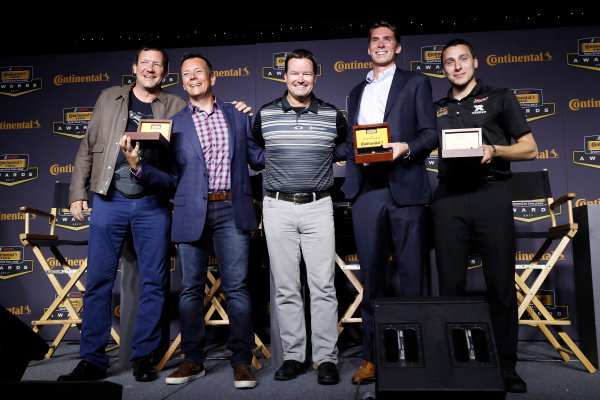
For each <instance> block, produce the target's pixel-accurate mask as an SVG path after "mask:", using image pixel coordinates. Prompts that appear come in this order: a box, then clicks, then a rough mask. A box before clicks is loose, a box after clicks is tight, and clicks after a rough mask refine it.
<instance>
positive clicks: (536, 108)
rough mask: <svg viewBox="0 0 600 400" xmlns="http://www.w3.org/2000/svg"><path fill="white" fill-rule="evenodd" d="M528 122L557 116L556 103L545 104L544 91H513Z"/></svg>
mask: <svg viewBox="0 0 600 400" xmlns="http://www.w3.org/2000/svg"><path fill="white" fill-rule="evenodd" d="M512 92H513V93H514V94H515V96H516V97H517V100H519V104H520V106H521V110H522V111H523V114H524V115H525V118H526V119H527V121H533V120H536V119H540V118H544V117H549V116H551V115H554V114H556V104H555V103H544V93H543V91H542V89H512Z"/></svg>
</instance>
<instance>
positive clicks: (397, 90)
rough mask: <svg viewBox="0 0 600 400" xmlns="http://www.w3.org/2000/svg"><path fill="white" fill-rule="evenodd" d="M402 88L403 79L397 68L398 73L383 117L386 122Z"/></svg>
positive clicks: (395, 75) (391, 87)
mask: <svg viewBox="0 0 600 400" xmlns="http://www.w3.org/2000/svg"><path fill="white" fill-rule="evenodd" d="M401 87H402V77H401V76H400V70H399V69H398V68H396V72H394V77H393V78H392V86H390V93H389V94H388V98H387V102H386V104H385V113H384V115H383V120H384V121H387V118H388V115H389V113H390V111H391V110H392V107H393V105H394V102H395V101H396V99H397V98H398V94H399V93H400V88H401Z"/></svg>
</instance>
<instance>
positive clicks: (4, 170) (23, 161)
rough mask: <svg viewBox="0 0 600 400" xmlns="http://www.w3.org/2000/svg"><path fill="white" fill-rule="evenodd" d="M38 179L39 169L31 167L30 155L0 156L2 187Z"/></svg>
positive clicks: (0, 181)
mask: <svg viewBox="0 0 600 400" xmlns="http://www.w3.org/2000/svg"><path fill="white" fill-rule="evenodd" d="M37 177H38V167H30V166H29V155H27V154H0V185H5V186H13V185H17V184H19V183H23V182H27V181H31V180H33V179H37Z"/></svg>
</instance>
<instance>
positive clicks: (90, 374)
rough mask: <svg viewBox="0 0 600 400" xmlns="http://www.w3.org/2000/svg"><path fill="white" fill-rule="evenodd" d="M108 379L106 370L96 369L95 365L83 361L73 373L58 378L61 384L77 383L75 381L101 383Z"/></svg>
mask: <svg viewBox="0 0 600 400" xmlns="http://www.w3.org/2000/svg"><path fill="white" fill-rule="evenodd" d="M104 378H106V370H104V369H102V368H98V367H96V366H95V365H94V364H92V363H90V362H88V361H86V360H81V361H79V364H77V366H76V367H75V369H74V370H73V371H71V372H70V373H68V374H66V375H61V376H59V377H58V379H57V380H58V381H59V382H75V381H88V382H92V381H99V380H102V379H104Z"/></svg>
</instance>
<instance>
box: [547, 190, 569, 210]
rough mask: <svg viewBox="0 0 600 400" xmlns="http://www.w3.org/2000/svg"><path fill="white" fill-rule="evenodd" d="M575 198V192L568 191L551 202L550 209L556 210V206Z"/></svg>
mask: <svg viewBox="0 0 600 400" xmlns="http://www.w3.org/2000/svg"><path fill="white" fill-rule="evenodd" d="M574 198H575V193H567V194H565V195H563V196H561V197H559V198H558V199H556V200H554V201H553V202H552V204H550V209H552V210H554V209H555V208H556V207H558V206H560V205H561V204H564V203H566V202H567V201H569V200H573V199H574Z"/></svg>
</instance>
